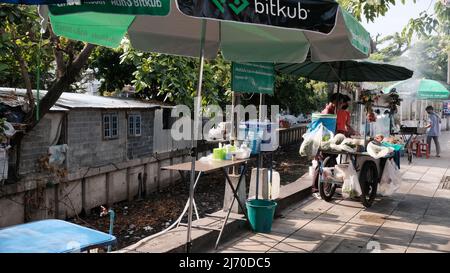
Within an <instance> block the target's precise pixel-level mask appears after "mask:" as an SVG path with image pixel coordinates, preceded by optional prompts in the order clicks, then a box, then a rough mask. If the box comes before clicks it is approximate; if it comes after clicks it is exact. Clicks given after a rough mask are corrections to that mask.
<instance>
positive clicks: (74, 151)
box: [67, 109, 127, 171]
mask: <svg viewBox="0 0 450 273" xmlns="http://www.w3.org/2000/svg"><path fill="white" fill-rule="evenodd" d="M107 113H117V115H118V138H116V139H104V138H103V124H102V120H103V114H107ZM67 127H68V134H67V138H68V140H67V142H68V143H67V144H68V145H69V152H68V162H67V166H68V169H69V170H70V171H72V170H76V169H77V168H81V167H93V166H101V165H105V164H109V163H118V162H122V161H124V160H126V159H127V156H126V147H127V120H126V113H125V111H100V110H98V109H73V110H71V111H70V112H69V113H68V116H67Z"/></svg>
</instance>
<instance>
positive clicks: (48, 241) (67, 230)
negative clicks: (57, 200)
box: [0, 219, 116, 253]
mask: <svg viewBox="0 0 450 273" xmlns="http://www.w3.org/2000/svg"><path fill="white" fill-rule="evenodd" d="M114 243H116V237H114V236H112V235H109V234H106V233H103V232H100V231H97V230H93V229H90V228H87V227H83V226H79V225H76V224H73V223H69V222H66V221H62V220H56V219H50V220H42V221H36V222H31V223H26V224H20V225H16V226H12V227H7V228H3V229H0V253H64V252H81V251H86V250H89V249H92V248H98V247H104V246H109V245H112V244H114Z"/></svg>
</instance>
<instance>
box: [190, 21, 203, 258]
mask: <svg viewBox="0 0 450 273" xmlns="http://www.w3.org/2000/svg"><path fill="white" fill-rule="evenodd" d="M205 36H206V20H205V19H203V20H202V32H201V39H200V69H199V72H198V85H197V95H196V100H195V101H194V126H193V127H194V128H193V129H192V130H191V147H192V148H191V179H190V184H189V209H188V227H187V242H186V252H187V253H189V252H190V251H191V247H192V242H191V239H192V238H191V229H192V207H193V203H194V183H195V161H196V159H197V141H196V139H195V136H196V135H197V132H198V127H197V125H198V124H197V119H199V117H200V116H201V109H200V107H201V101H202V100H201V96H202V82H203V65H204V61H205ZM200 121H201V119H200Z"/></svg>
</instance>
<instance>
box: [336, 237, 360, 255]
mask: <svg viewBox="0 0 450 273" xmlns="http://www.w3.org/2000/svg"><path fill="white" fill-rule="evenodd" d="M366 245H367V241H365V240H358V239H344V240H343V241H342V242H341V243H340V244H339V246H338V247H337V248H336V249H335V250H334V251H333V252H334V253H359V252H361V251H362V250H363V249H364V248H366Z"/></svg>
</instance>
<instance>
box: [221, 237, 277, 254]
mask: <svg viewBox="0 0 450 273" xmlns="http://www.w3.org/2000/svg"><path fill="white" fill-rule="evenodd" d="M277 243H278V242H277V241H273V242H259V241H255V240H250V239H244V240H241V241H238V242H237V243H235V244H233V245H231V246H229V247H228V248H227V249H225V250H226V251H246V252H266V251H268V250H269V249H270V248H272V247H273V246H274V245H276V244H277Z"/></svg>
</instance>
